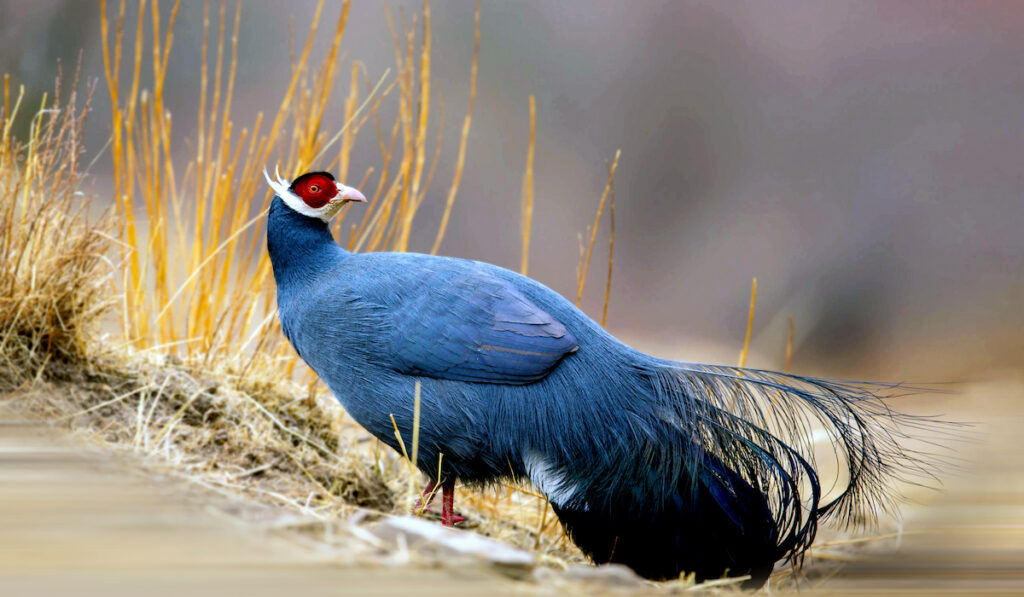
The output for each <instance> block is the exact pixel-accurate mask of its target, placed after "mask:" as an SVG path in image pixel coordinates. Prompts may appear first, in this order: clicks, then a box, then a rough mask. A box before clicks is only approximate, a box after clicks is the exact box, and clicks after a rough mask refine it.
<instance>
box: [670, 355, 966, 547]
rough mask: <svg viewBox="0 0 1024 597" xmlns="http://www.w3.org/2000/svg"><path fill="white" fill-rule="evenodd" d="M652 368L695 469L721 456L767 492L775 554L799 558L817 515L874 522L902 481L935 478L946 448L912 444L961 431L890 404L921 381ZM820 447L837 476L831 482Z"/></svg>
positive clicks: (673, 365)
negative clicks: (826, 484)
mask: <svg viewBox="0 0 1024 597" xmlns="http://www.w3.org/2000/svg"><path fill="white" fill-rule="evenodd" d="M653 375H654V377H655V379H653V380H652V382H653V383H654V384H655V386H656V392H657V393H658V394H659V395H660V397H661V398H662V399H663V402H662V404H663V406H664V405H666V404H671V405H674V406H675V408H672V409H671V411H672V412H674V413H675V414H676V416H678V421H676V424H677V425H678V426H679V428H680V429H681V430H682V431H683V433H684V434H685V436H687V437H688V438H689V439H690V442H689V444H690V453H689V454H688V455H687V458H688V461H689V462H688V469H689V470H691V471H695V472H696V474H694V475H692V476H693V478H694V479H698V478H701V476H702V475H703V474H704V473H705V472H708V471H706V469H707V463H709V462H712V463H716V466H717V465H718V463H720V464H721V465H722V466H724V467H725V468H727V469H729V470H730V471H732V472H734V473H736V474H737V475H739V476H740V477H742V479H743V480H744V481H745V482H746V483H747V484H749V485H750V486H751V487H753V488H755V489H757V490H758V491H760V492H761V494H762V496H763V498H764V502H765V503H766V504H767V505H768V507H769V509H770V511H771V512H772V516H773V518H774V522H775V528H776V531H777V536H776V541H777V548H778V550H779V552H778V554H777V559H782V558H791V559H792V558H799V557H800V556H801V555H802V554H803V553H804V552H805V551H806V549H807V548H808V547H809V546H810V544H811V542H812V541H813V540H814V536H815V533H816V530H817V524H818V521H819V520H824V519H827V518H830V519H833V520H834V521H836V522H838V523H839V524H842V525H850V524H870V523H871V522H872V521H874V520H876V519H877V516H878V514H879V513H881V512H889V513H893V512H894V511H895V506H896V504H897V503H898V502H899V500H900V492H899V490H898V488H897V485H899V482H911V483H915V484H920V483H922V482H923V481H924V480H927V479H934V474H933V467H934V464H935V462H936V459H937V458H938V457H939V453H938V451H936V452H934V453H930V452H924V451H919V450H918V449H916V448H914V447H913V446H914V445H920V444H921V441H922V440H925V441H927V440H928V439H929V438H930V439H932V440H934V439H935V438H936V434H939V433H949V432H955V427H954V426H953V425H952V424H950V423H948V422H945V421H940V420H937V419H933V418H928V417H920V416H914V415H908V414H904V413H901V412H898V411H896V410H894V409H893V408H891V407H890V405H889V404H888V402H889V401H890V400H891V399H892V398H896V397H898V396H900V395H904V394H908V393H918V392H920V391H921V390H922V389H923V388H918V387H911V386H907V385H903V384H879V383H866V382H859V381H836V380H826V379H820V378H815V377H805V376H800V375H791V374H786V373H779V372H775V371H765V370H758V369H745V368H739V367H726V366H713V365H702V364H693V363H677V362H665V363H664V365H663V366H661V367H658V368H657V369H656V370H655V371H654V373H653ZM822 452H825V453H826V455H828V456H830V459H831V460H833V461H834V463H835V464H836V472H837V474H838V477H839V478H838V479H837V482H836V488H835V489H831V490H828V491H826V490H824V489H823V484H822V480H821V476H822V475H821V473H820V471H821V469H820V468H819V466H820V465H821V464H822V463H823V454H822ZM710 472H711V474H716V473H715V471H710ZM844 477H845V478H844ZM728 500H729V497H728V496H726V497H725V498H723V499H722V500H720V502H721V501H724V502H727V501H728ZM721 506H722V507H723V508H725V509H729V508H731V507H735V505H730V504H728V503H721Z"/></svg>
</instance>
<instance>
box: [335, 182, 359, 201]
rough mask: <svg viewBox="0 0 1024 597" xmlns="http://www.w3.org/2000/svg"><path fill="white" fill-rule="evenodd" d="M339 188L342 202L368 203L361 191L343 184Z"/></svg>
mask: <svg viewBox="0 0 1024 597" xmlns="http://www.w3.org/2000/svg"><path fill="white" fill-rule="evenodd" d="M336 184H337V183H336ZM337 186H338V197H340V198H341V200H342V201H356V202H359V203H366V197H364V196H363V194H362V193H360V192H359V189H354V188H352V187H347V186H345V185H343V184H339V185H337Z"/></svg>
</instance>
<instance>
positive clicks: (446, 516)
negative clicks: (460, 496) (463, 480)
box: [441, 479, 462, 527]
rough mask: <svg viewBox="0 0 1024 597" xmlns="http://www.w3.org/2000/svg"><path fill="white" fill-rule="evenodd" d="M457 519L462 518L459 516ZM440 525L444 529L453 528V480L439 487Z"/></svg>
mask: <svg viewBox="0 0 1024 597" xmlns="http://www.w3.org/2000/svg"><path fill="white" fill-rule="evenodd" d="M459 518H462V517H461V516H460V517H459ZM441 524H443V525H444V526H446V527H453V526H455V480H454V479H451V480H448V481H445V482H444V483H443V484H442V485H441Z"/></svg>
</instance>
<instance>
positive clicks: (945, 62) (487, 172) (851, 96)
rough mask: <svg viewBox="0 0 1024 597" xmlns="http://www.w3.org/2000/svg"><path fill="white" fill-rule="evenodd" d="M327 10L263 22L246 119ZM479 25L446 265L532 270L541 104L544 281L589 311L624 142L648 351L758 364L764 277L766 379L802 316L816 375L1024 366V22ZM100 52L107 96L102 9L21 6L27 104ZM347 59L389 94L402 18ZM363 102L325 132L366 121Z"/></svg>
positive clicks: (441, 34)
mask: <svg viewBox="0 0 1024 597" xmlns="http://www.w3.org/2000/svg"><path fill="white" fill-rule="evenodd" d="M313 6H314V3H313V2H311V1H304V2H287V3H285V2H271V1H267V0H247V1H246V2H245V3H244V4H243V19H242V29H243V30H242V32H241V37H240V39H239V53H240V56H242V60H241V61H240V67H239V72H238V80H237V84H236V101H235V108H234V111H235V120H236V122H247V121H251V119H252V117H253V116H254V115H255V113H256V112H258V111H264V112H273V111H274V110H275V109H276V107H277V103H278V102H279V100H280V97H281V95H282V93H283V91H284V85H286V84H287V76H288V59H289V58H288V56H289V49H288V48H289V22H290V20H293V21H294V24H295V27H294V30H295V31H297V32H300V34H301V32H303V31H305V29H306V26H307V23H308V19H310V18H311V15H312V10H313ZM393 7H404V9H405V11H406V13H407V14H411V13H412V12H418V11H419V10H420V5H419V4H418V3H414V2H409V3H401V2H400V3H394V4H393ZM168 8H169V4H168ZM212 8H213V13H214V14H216V5H214V6H213V7H212ZM133 10H134V9H133V8H131V7H130V8H129V15H131V14H132V12H133ZM336 10H337V7H336V6H331V5H329V6H328V7H327V8H326V9H325V18H324V23H323V24H322V26H323V27H324V28H330V26H331V24H332V22H333V19H334V18H335V14H336ZM202 13H203V9H202V5H201V4H200V3H199V2H184V3H183V6H182V8H181V12H180V14H179V17H178V19H179V20H178V24H177V26H176V33H175V45H174V50H173V52H174V53H175V54H176V56H174V57H173V59H172V60H170V72H169V75H168V77H169V81H170V83H169V89H168V91H167V92H166V100H167V104H168V108H169V109H170V110H171V112H172V113H173V115H174V126H175V129H176V134H178V135H183V134H184V135H188V136H194V135H189V133H188V131H191V130H192V129H193V128H194V125H195V118H196V116H195V112H196V109H197V106H196V103H197V98H198V87H197V86H198V77H197V75H196V69H197V67H198V64H199V62H200V56H199V49H200V43H201V36H202V18H203V14H202ZM326 15H329V16H326ZM396 16H397V12H396ZM433 17H434V29H433V30H434V43H435V50H434V74H435V76H436V82H437V87H438V88H440V89H441V90H442V93H443V97H441V98H440V99H441V101H443V103H444V106H445V112H446V116H447V117H446V124H445V126H446V134H445V139H446V144H445V146H446V149H445V151H444V155H443V156H442V161H441V164H440V166H439V170H438V172H439V174H438V177H437V179H436V181H435V184H434V187H433V189H432V191H431V193H430V194H429V195H428V197H427V201H426V203H425V205H424V207H423V209H422V211H421V215H420V216H419V217H420V219H419V226H418V231H419V235H418V236H416V235H415V234H414V237H413V241H412V247H413V248H414V249H416V250H426V249H429V244H430V241H431V240H432V239H433V235H434V232H435V230H436V222H437V221H438V220H439V218H440V212H441V206H442V204H443V200H444V195H445V193H446V192H447V184H448V182H447V181H448V180H449V177H450V173H451V170H452V167H453V163H452V162H453V161H454V154H455V151H454V149H455V146H456V144H457V138H458V129H459V127H460V125H461V117H462V114H463V113H464V110H465V103H466V101H467V92H468V76H469V64H470V58H471V51H472V34H473V5H472V3H470V2H438V3H436V4H435V5H434V6H433ZM129 21H133V17H132V16H129ZM214 26H216V24H215V25H214ZM147 27H148V25H147ZM481 28H482V29H481V35H482V41H481V54H480V79H479V90H478V98H477V104H476V109H475V113H474V120H473V128H472V133H471V136H470V141H469V150H470V151H469V154H468V159H467V163H466V174H465V176H464V179H463V183H462V187H461V191H460V193H459V198H458V199H457V202H456V209H455V211H454V213H453V216H452V222H451V226H450V227H449V232H448V235H447V237H446V240H445V242H444V245H443V247H442V252H444V253H446V254H449V255H457V256H465V257H472V258H476V259H482V260H486V261H491V262H494V263H497V264H500V265H504V266H507V267H511V268H516V267H518V255H519V242H520V241H519V197H520V186H521V177H522V173H523V167H524V163H525V153H526V146H527V139H528V126H527V124H528V119H527V102H528V97H529V95H530V94H535V95H536V96H537V110H538V141H537V158H536V172H535V180H536V197H537V198H536V201H537V204H536V211H535V216H534V231H533V238H534V244H533V249H532V256H533V258H532V261H531V272H530V273H531V275H532V276H534V277H536V278H538V279H540V280H541V281H543V282H545V283H547V284H548V285H550V286H552V287H553V288H555V289H556V290H558V291H560V292H562V293H563V294H572V292H573V289H574V268H575V263H576V258H577V233H579V232H581V231H583V230H584V229H585V227H586V226H587V225H588V224H589V223H590V222H591V221H592V219H593V213H594V209H595V207H596V203H597V200H598V198H599V197H600V192H601V189H602V188H603V186H604V182H605V177H606V165H605V162H606V160H609V159H610V158H611V157H612V156H613V155H614V153H615V150H616V149H617V148H621V149H622V159H621V161H620V166H619V170H618V175H617V177H616V190H617V195H616V198H617V202H616V207H617V211H616V220H617V221H616V224H617V238H616V244H615V248H616V254H615V266H616V269H615V278H614V281H613V289H612V300H611V308H610V315H609V327H610V329H611V331H612V332H613V333H615V334H617V335H619V336H620V337H622V338H623V339H625V340H627V341H629V342H631V343H633V344H635V345H637V346H639V347H641V348H644V349H647V350H649V351H652V352H657V353H659V354H662V355H664V356H676V357H681V358H687V359H691V360H700V361H721V362H728V363H733V362H735V360H736V356H737V353H738V350H739V347H740V344H741V342H742V337H743V332H744V329H745V325H746V311H747V301H748V292H749V285H750V278H751V277H753V276H757V277H758V278H759V282H760V293H759V300H758V311H757V320H756V322H755V327H754V336H753V350H754V354H753V356H752V358H751V360H750V361H749V364H751V365H753V366H763V367H779V366H781V363H782V355H783V347H784V344H785V334H786V332H785V329H786V325H785V321H786V317H787V316H788V315H792V316H793V317H794V318H795V321H796V344H795V347H794V357H793V359H794V361H793V362H794V368H795V369H796V370H797V371H799V372H804V373H815V374H828V375H836V376H846V377H871V378H886V379H897V380H900V379H903V380H905V379H910V380H914V381H944V380H961V379H967V378H972V377H975V376H986V375H987V374H989V373H991V372H994V371H995V370H998V369H1004V368H1010V367H1013V368H1016V367H1019V366H1020V365H1021V363H1024V276H1022V274H1024V197H1022V191H1024V178H1022V174H1021V167H1020V165H1021V159H1022V156H1024V61H1022V60H1021V58H1020V57H1021V56H1022V55H1024V5H1021V4H1019V3H981V2H979V3H960V4H953V3H935V2H927V1H920V2H900V3H892V2H828V3H819V2H775V3H759V2H750V3H718V2H710V1H707V2H677V1H665V2H653V1H652V2H643V3H632V2H628V3H627V2H618V3H611V2H589V1H588V2H584V1H582V0H577V1H571V2H558V3H552V2H540V1H536V2H515V3H513V2H484V4H483V10H482V20H481ZM126 35H127V38H128V39H129V40H130V39H131V33H130V32H128V33H127V34H126ZM302 41H304V40H298V43H301V42H302ZM318 41H319V42H320V43H321V44H326V43H327V41H328V40H327V35H324V36H323V38H322V39H319V40H318ZM129 47H130V46H129ZM79 48H82V49H84V65H83V68H84V72H85V74H87V75H88V76H91V77H101V76H102V55H101V51H100V27H99V12H98V7H97V6H96V5H95V4H94V3H92V2H79V1H73V0H65V1H60V0H46V1H33V2H25V1H19V0H0V71H7V72H10V73H11V74H12V75H13V76H14V79H15V80H16V81H21V82H23V83H25V84H26V86H27V88H28V90H27V91H28V95H27V98H26V99H27V100H34V101H37V100H38V97H39V95H40V94H41V93H42V91H44V90H48V89H50V88H51V86H52V79H53V76H54V72H55V68H54V66H55V63H56V61H57V60H58V59H61V60H62V61H63V63H64V65H65V71H67V70H70V69H71V68H72V66H71V65H73V64H74V61H75V59H76V56H77V54H78V50H79ZM342 49H343V52H345V53H346V57H347V59H349V60H351V59H359V60H363V61H365V62H366V64H367V67H368V70H369V74H370V77H371V79H373V80H376V78H377V77H379V76H380V74H381V73H383V71H384V69H385V68H387V67H389V66H391V65H392V64H393V61H394V55H393V47H392V41H391V36H390V33H389V32H388V28H387V22H386V20H385V17H384V9H383V5H382V4H381V3H379V2H356V3H354V6H353V7H352V12H351V14H350V18H349V26H348V29H347V30H346V33H345V38H344V41H343V48H342ZM314 55H317V50H316V48H314ZM97 98H98V101H97V102H96V110H97V112H96V114H97V116H96V118H94V120H93V123H92V125H91V127H90V132H89V138H88V140H87V148H88V150H89V151H90V152H92V153H95V152H96V151H98V150H99V149H100V148H101V147H102V146H103V145H104V143H105V142H106V139H107V136H108V135H109V130H108V128H107V127H106V126H105V125H104V123H105V122H107V120H108V118H109V116H108V113H109V112H108V111H109V106H108V102H107V97H106V92H105V89H104V86H103V85H102V84H101V85H100V86H99V90H98V92H97ZM339 98H340V96H339ZM339 98H335V99H336V100H337V101H336V102H335V108H334V110H332V111H331V112H329V114H333V115H334V117H335V119H336V120H335V121H332V122H329V123H328V124H327V128H332V129H334V128H338V127H340V126H341V124H342V123H341V122H340V118H341V116H340V115H341V113H342V112H341V107H340V99H339ZM437 99H438V97H437V96H435V101H437ZM30 105H31V102H30ZM361 143H362V144H361V145H359V146H358V147H357V151H356V152H355V153H354V158H353V170H354V171H355V172H361V171H362V170H364V169H365V168H366V167H368V166H370V165H373V164H375V163H376V160H377V153H376V150H375V147H374V143H375V141H374V139H373V138H372V134H369V133H367V134H364V135H362V138H361ZM179 147H184V145H180V146H179ZM108 171H109V166H108V164H107V163H106V162H105V160H104V159H102V158H101V159H100V160H99V162H97V164H96V166H95V167H94V168H93V172H94V174H96V177H95V179H94V183H93V184H94V185H95V189H94V190H95V192H96V193H97V194H98V195H100V196H108V195H109V191H108V190H107V189H108V186H109V180H108V178H107V172H108ZM603 226H604V228H603V230H602V234H601V236H600V237H599V239H600V240H599V243H604V242H605V240H604V239H605V238H606V236H605V235H606V234H607V223H606V222H605V223H604V224H603ZM600 246H601V247H603V246H604V245H603V244H601V245H600ZM597 253H598V254H599V257H595V262H594V265H593V267H592V278H591V283H590V286H589V289H588V295H587V297H586V300H585V304H584V306H585V307H586V308H587V310H588V311H589V312H590V313H592V314H596V313H599V309H600V301H601V298H600V297H601V291H602V286H603V284H602V278H603V269H604V267H605V261H604V259H605V256H604V249H600V250H599V251H597Z"/></svg>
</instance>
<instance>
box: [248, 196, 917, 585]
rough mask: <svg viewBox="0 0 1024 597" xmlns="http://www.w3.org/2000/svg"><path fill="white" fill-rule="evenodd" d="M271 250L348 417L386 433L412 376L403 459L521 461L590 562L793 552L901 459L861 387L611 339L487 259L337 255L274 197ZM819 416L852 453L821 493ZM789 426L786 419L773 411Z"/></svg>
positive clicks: (655, 569) (772, 558)
mask: <svg viewBox="0 0 1024 597" xmlns="http://www.w3.org/2000/svg"><path fill="white" fill-rule="evenodd" d="M268 249H269V252H270V257H271V260H272V263H273V268H274V276H275V279H276V281H277V288H278V303H279V313H280V319H281V324H282V328H283V329H284V332H285V335H286V336H287V337H288V339H289V340H290V341H291V342H292V344H293V345H294V347H295V349H296V350H297V351H298V353H299V355H301V357H302V358H303V359H304V360H305V361H306V362H307V363H308V364H309V365H310V366H311V367H312V368H313V370H314V371H316V373H317V374H318V375H319V376H320V377H321V378H322V379H323V380H324V382H326V384H327V385H328V387H329V388H330V389H331V391H332V392H333V393H334V395H335V396H336V397H337V398H338V400H339V401H340V402H341V403H342V405H343V406H344V407H345V409H346V411H348V412H349V413H350V414H351V415H352V416H353V417H354V418H355V419H356V420H357V421H358V422H359V423H360V424H361V425H363V426H364V427H365V428H366V429H367V430H369V431H370V432H371V433H373V434H374V435H375V436H377V437H378V438H379V439H380V440H381V441H383V442H384V443H386V444H388V445H390V446H392V447H393V448H396V449H397V448H398V444H397V440H396V439H395V436H394V433H393V428H392V423H391V416H392V415H393V416H394V419H395V421H396V423H397V425H398V428H399V430H400V431H401V433H402V435H403V436H404V437H410V436H411V433H412V421H413V394H414V385H415V383H416V382H417V381H419V382H420V383H421V389H422V392H421V423H420V429H419V444H418V447H419V451H418V454H419V462H418V463H417V464H418V466H419V468H420V469H421V470H422V471H423V472H424V473H426V474H427V475H429V476H430V477H431V478H436V477H437V475H438V462H439V459H441V455H442V454H443V460H441V462H442V476H450V477H454V478H458V479H460V480H462V481H464V482H469V483H487V482H491V481H495V480H498V479H502V478H526V479H529V480H531V481H532V482H533V483H534V485H536V486H537V487H538V489H539V490H540V491H542V492H543V493H544V494H545V495H546V496H547V497H548V498H549V500H550V502H551V503H552V505H553V507H554V509H555V511H556V513H557V514H558V516H559V518H560V519H561V521H562V522H563V524H565V525H566V528H567V530H568V531H569V533H570V536H571V537H572V538H573V540H574V541H575V542H576V543H577V544H578V545H579V546H580V547H581V548H582V549H583V551H584V552H586V553H587V554H588V555H590V556H591V557H592V558H593V559H594V560H595V561H596V562H598V563H604V562H608V561H612V562H621V563H624V564H627V565H629V566H631V567H632V568H634V569H635V570H636V571H637V572H638V573H640V574H642V575H644V576H646V577H648V578H654V579H665V578H674V577H677V576H678V575H679V574H680V573H682V572H695V573H696V575H697V578H698V579H706V578H717V577H719V576H721V575H723V574H729V575H743V574H751V575H752V577H753V579H754V580H753V584H760V583H761V582H763V581H764V579H765V578H766V577H767V575H768V573H769V572H770V571H771V570H772V566H773V565H774V563H775V562H776V561H778V560H780V559H782V558H786V557H788V556H794V555H799V554H800V553H801V552H802V550H803V549H805V548H806V546H808V545H809V544H810V541H811V540H813V537H814V532H815V528H816V522H817V520H818V518H820V517H821V516H824V515H827V514H829V513H838V514H839V515H840V516H841V517H844V518H850V517H852V516H853V515H855V514H856V513H857V511H858V509H859V508H860V507H861V506H866V507H873V506H874V505H875V504H876V503H877V502H878V500H879V499H883V496H882V495H881V494H880V493H878V492H879V491H880V489H879V487H878V486H877V485H876V484H877V482H878V481H879V477H881V476H882V475H883V473H888V474H892V473H893V471H892V470H891V468H890V467H891V465H892V464H894V463H895V462H891V461H899V460H900V459H901V458H904V455H903V454H902V453H901V452H900V451H899V449H898V448H897V447H895V446H894V444H891V442H892V438H893V435H892V434H888V435H884V436H883V435H877V436H876V434H875V433H874V432H875V430H876V423H877V421H878V420H880V419H882V418H883V417H884V416H886V414H885V413H887V412H888V411H887V410H886V409H885V407H884V406H883V405H881V404H880V403H879V402H878V401H876V400H874V395H873V391H874V389H876V388H874V387H872V386H865V385H863V384H857V383H852V382H850V383H839V382H826V381H822V380H817V379H812V378H803V377H796V376H788V375H784V374H779V373H773V372H767V371H757V370H739V369H736V368H726V367H711V366H705V365H696V364H687V363H678V362H674V361H668V360H664V359H659V358H656V357H652V356H649V355H646V354H644V353H642V352H639V351H637V350H635V349H633V348H630V347H629V346H626V345H625V344H623V343H621V342H619V341H618V340H616V339H615V338H614V337H612V336H611V335H610V334H608V333H607V332H606V331H605V330H604V329H602V328H601V327H600V326H599V325H597V324H596V323H595V322H594V321H593V320H591V319H590V318H589V317H587V316H586V315H585V314H584V313H583V312H581V311H580V310H579V309H577V308H576V307H575V306H573V305H572V304H571V303H570V302H568V301H567V300H565V299H564V298H563V297H562V296H560V295H559V294H557V293H556V292H554V291H552V290H550V289H549V288H547V287H546V286H544V285H542V284H540V283H538V282H536V281H534V280H531V279H529V278H526V277H524V276H521V275H519V274H516V273H514V272H512V271H509V270H506V269H503V268H500V267H496V266H493V265H489V264H485V263H480V262H476V261H469V260H463V259H454V258H448V257H435V256H429V255H420V254H413V253H367V254H354V253H349V252H347V251H345V250H343V249H342V248H341V247H340V246H338V245H337V244H336V243H335V242H334V240H333V238H332V237H331V234H330V232H329V229H328V227H327V225H326V223H324V222H323V221H321V220H319V219H316V218H311V217H307V216H305V215H301V214H299V213H297V212H296V211H294V210H293V209H291V208H290V207H289V206H288V205H286V204H285V203H284V202H283V201H282V200H281V199H280V198H275V199H274V201H273V203H272V205H271V208H270V214H269V223H268ZM812 421H817V422H819V423H820V424H821V425H822V426H823V427H824V428H825V429H827V430H828V432H829V433H830V434H831V437H832V439H833V441H834V442H836V444H837V448H836V453H837V454H839V455H840V457H842V458H844V459H845V464H846V465H847V467H848V468H849V470H850V475H849V477H850V479H849V487H848V488H847V491H845V492H842V493H841V494H839V495H837V496H832V498H831V500H830V501H829V502H826V501H825V499H824V498H823V497H822V496H821V494H820V484H819V483H818V480H817V475H816V473H815V472H814V468H813V466H812V464H813V460H812V459H811V456H810V455H809V453H810V445H809V443H808V441H809V440H806V434H807V432H808V428H807V426H808V425H809V422H812ZM787 427H788V429H787Z"/></svg>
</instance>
